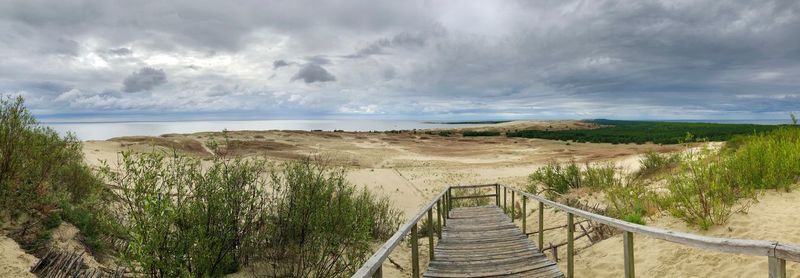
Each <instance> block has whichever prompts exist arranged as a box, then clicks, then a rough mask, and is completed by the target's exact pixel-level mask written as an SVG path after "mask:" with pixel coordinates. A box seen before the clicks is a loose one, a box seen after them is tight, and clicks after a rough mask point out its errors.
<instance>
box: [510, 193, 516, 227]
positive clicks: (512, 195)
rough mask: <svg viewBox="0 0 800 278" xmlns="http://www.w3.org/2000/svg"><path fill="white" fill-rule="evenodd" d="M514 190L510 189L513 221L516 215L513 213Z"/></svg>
mask: <svg viewBox="0 0 800 278" xmlns="http://www.w3.org/2000/svg"><path fill="white" fill-rule="evenodd" d="M514 207H516V206H515V205H514V191H511V222H514V219H515V218H516V215H515V214H514Z"/></svg>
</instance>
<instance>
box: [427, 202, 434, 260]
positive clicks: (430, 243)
mask: <svg viewBox="0 0 800 278" xmlns="http://www.w3.org/2000/svg"><path fill="white" fill-rule="evenodd" d="M433 234H434V232H433V208H431V209H429V210H428V258H430V260H433V256H434V255H433Z"/></svg>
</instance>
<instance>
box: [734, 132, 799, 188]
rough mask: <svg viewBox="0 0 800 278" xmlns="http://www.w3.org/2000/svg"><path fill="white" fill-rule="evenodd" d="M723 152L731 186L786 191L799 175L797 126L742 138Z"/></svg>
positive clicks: (796, 180)
mask: <svg viewBox="0 0 800 278" xmlns="http://www.w3.org/2000/svg"><path fill="white" fill-rule="evenodd" d="M742 141H743V142H741V143H740V146H739V147H738V148H737V149H736V150H735V151H734V152H732V153H729V154H726V155H725V158H726V160H725V161H724V163H725V164H726V165H725V166H726V168H727V169H726V170H727V171H728V172H729V173H728V174H729V175H730V176H731V177H730V178H731V179H733V181H732V182H733V184H732V186H736V187H744V188H752V189H782V190H786V191H789V190H791V188H792V187H793V186H794V185H795V184H796V183H797V182H798V178H800V128H796V127H793V126H792V127H789V126H787V127H784V128H781V129H778V130H775V131H773V132H771V133H768V134H757V135H751V136H748V137H747V138H745V139H742Z"/></svg>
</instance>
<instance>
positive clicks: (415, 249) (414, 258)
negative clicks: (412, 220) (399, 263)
mask: <svg viewBox="0 0 800 278" xmlns="http://www.w3.org/2000/svg"><path fill="white" fill-rule="evenodd" d="M411 277H413V278H418V277H419V238H417V224H414V226H411Z"/></svg>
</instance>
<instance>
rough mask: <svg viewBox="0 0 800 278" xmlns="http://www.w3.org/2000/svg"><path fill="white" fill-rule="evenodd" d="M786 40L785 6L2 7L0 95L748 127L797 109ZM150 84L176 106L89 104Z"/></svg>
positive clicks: (789, 14)
mask: <svg viewBox="0 0 800 278" xmlns="http://www.w3.org/2000/svg"><path fill="white" fill-rule="evenodd" d="M309 6H313V7H314V9H309V8H308V7H309ZM797 30H800V2H799V1H789V0H785V1H784V0H766V1H714V0H698V1H656V0H644V1H612V0H597V1H579V0H564V1H555V0H544V1H513V0H512V1H425V0H420V1H373V0H346V1H336V2H318V1H314V2H311V1H303V0H300V1H268V2H263V1H257V0H245V1H238V2H237V5H230V4H228V3H226V2H224V1H207V0H200V1H191V2H177V1H176V2H172V1H170V2H163V3H162V2H158V3H151V4H148V5H142V4H140V3H137V2H124V1H121V2H108V1H99V0H96V1H93V0H89V1H81V2H75V1H54V0H24V1H23V0H19V1H15V0H12V1H0V57H3V62H2V63H0V92H5V91H24V92H27V93H28V94H29V95H36V94H40V95H44V94H54V92H57V91H62V92H67V91H69V92H71V93H70V94H68V95H66V96H65V97H64V99H70V100H73V103H76V104H75V105H77V104H80V105H81V106H80V107H88V108H87V109H91V105H93V104H96V105H97V106H98V107H101V108H102V109H110V108H108V107H112V108H113V107H117V108H119V107H120V106H115V105H123V104H127V103H130V102H129V101H128V102H126V99H125V98H133V97H141V98H149V99H137V103H139V104H140V105H141V106H137V108H146V106H147V105H152V104H157V105H159V106H158V107H157V108H158V109H174V110H181V109H187V108H186V107H185V106H186V105H189V103H188V102H172V101H170V100H169V99H174V96H173V95H170V93H174V94H179V93H184V92H185V93H186V94H190V93H189V92H198V91H209V90H211V88H217V87H218V86H222V85H224V86H226V87H225V88H228V89H227V90H223V91H220V90H217V91H215V92H216V93H214V94H209V98H213V99H205V100H204V101H206V103H208V105H209V107H228V108H229V109H233V110H235V109H237V107H239V106H241V107H249V106H248V105H250V103H252V101H248V100H249V98H252V97H253V95H258V96H259V97H264V98H269V99H270V100H274V101H275V103H283V104H287V105H288V104H291V105H294V106H292V107H294V109H297V110H296V111H293V112H294V113H298V114H302V113H303V112H309V113H312V112H313V113H335V112H336V111H337V110H336V109H337V108H338V107H350V108H352V109H350V108H348V109H350V110H348V111H379V112H380V113H397V114H406V115H414V116H419V115H424V114H425V113H430V114H437V113H440V114H447V113H498V114H504V113H505V114H512V115H533V117H535V116H536V115H565V117H584V116H586V117H592V116H591V115H604V116H606V115H608V117H613V116H614V113H618V114H621V113H623V112H624V113H628V114H630V115H631V117H635V116H636V115H639V114H648V113H650V114H652V115H651V116H653V117H667V118H669V117H672V116H671V114H670V113H672V115H689V114H691V115H693V116H694V117H716V115H723V116H724V115H727V114H742V115H745V114H746V115H745V116H743V117H747V115H756V114H768V113H774V114H781V113H785V112H786V111H792V110H795V111H796V110H797V109H800V108H798V107H797V100H798V97H800V91H798V89H797V88H800V79H798V78H797V76H800V35H799V34H800V33H798V31H797ZM131 49H135V53H134V52H133V51H132V50H131ZM270 61H272V62H271V63H270ZM43 65H46V67H43ZM144 65H148V66H150V67H153V68H149V69H147V70H145V69H144V68H142V67H143V66H144ZM187 65H188V66H187ZM294 65H297V67H296V68H297V69H295V67H294ZM289 66H291V67H289ZM284 67H285V68H287V69H291V71H286V70H284V71H286V72H285V73H284V75H281V71H277V69H281V68H284ZM155 68H158V69H160V70H156V69H155ZM329 69H333V70H334V71H335V75H336V76H334V74H332V73H331V72H329V71H328V70H329ZM295 70H297V71H296V72H295ZM132 71H136V72H135V73H134V74H130V73H131V72H132ZM165 71H168V72H170V77H169V78H170V90H173V89H174V90H175V91H176V92H168V93H164V94H152V96H144V95H146V94H121V95H120V96H114V97H111V96H102V95H101V97H98V93H97V92H103V91H104V90H106V89H108V88H119V82H120V80H123V79H124V80H125V81H124V82H123V83H124V84H123V85H124V86H123V91H125V92H133V91H148V90H152V89H154V88H156V87H157V86H159V85H161V84H164V83H165V82H166V74H165ZM270 74H271V75H272V77H270V78H263V77H264V76H270ZM126 77H127V78H126ZM297 80H302V81H303V83H305V84H310V83H317V82H320V83H325V84H326V86H303V85H302V84H303V83H300V82H294V81H297ZM332 81H338V82H332ZM48 82H49V83H48ZM48 84H51V85H52V86H51V85H48ZM227 86H230V87H227ZM51 87H52V88H51ZM338 92H344V93H341V94H336V93H338ZM48 96H49V95H48ZM68 97H72V98H68ZM118 98H119V101H117V99H118ZM42 99H43V101H42V102H41V103H45V104H43V106H45V107H48V109H49V108H50V107H51V106H47V105H46V102H45V101H46V100H47V99H48V98H45V97H43V98H42ZM79 100H80V101H79ZM112 100H113V101H112ZM191 104H194V103H191ZM398 104H401V105H398ZM171 105H172V106H171ZM52 107H55V108H53V109H59V107H57V106H52ZM75 107H78V106H75ZM123 107H127V106H123ZM101 108H98V109H101ZM61 109H67V108H61ZM609 114H611V115H609ZM687 117H689V116H687Z"/></svg>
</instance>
